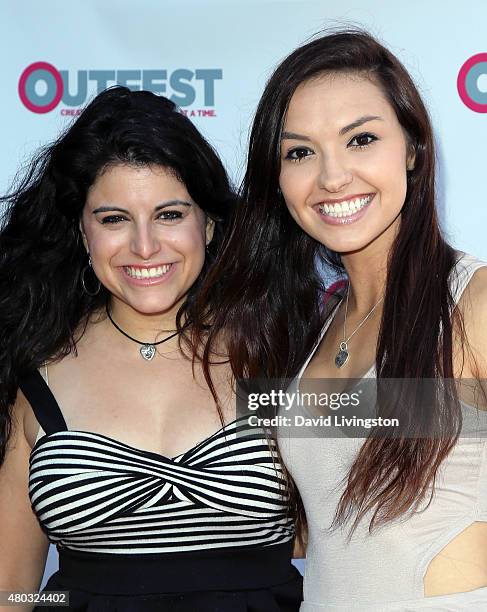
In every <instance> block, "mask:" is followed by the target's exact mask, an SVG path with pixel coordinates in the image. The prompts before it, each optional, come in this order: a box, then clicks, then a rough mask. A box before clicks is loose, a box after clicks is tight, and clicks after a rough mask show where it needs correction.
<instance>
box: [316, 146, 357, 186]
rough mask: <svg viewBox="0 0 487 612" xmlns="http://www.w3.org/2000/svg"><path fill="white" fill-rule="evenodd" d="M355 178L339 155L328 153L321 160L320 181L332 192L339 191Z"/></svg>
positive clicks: (320, 184) (320, 183)
mask: <svg viewBox="0 0 487 612" xmlns="http://www.w3.org/2000/svg"><path fill="white" fill-rule="evenodd" d="M352 180H353V173H352V171H351V170H350V168H348V166H347V165H346V164H345V163H344V160H342V159H340V157H339V156H338V155H335V154H333V155H327V156H326V158H323V159H322V161H321V167H320V174H319V177H318V183H319V186H320V188H322V189H326V191H329V192H330V193H338V192H340V191H341V190H342V189H343V188H344V187H346V186H347V185H349V184H350V183H351V182H352Z"/></svg>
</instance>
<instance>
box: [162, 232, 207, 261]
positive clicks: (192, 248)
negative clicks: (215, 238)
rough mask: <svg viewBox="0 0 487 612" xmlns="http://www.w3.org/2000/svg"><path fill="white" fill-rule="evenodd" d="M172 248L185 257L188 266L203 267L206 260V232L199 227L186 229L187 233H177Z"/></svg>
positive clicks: (172, 241)
mask: <svg viewBox="0 0 487 612" xmlns="http://www.w3.org/2000/svg"><path fill="white" fill-rule="evenodd" d="M171 246H172V248H173V249H174V250H175V251H177V252H179V253H181V255H183V257H184V259H185V261H186V265H189V266H192V265H195V266H199V267H201V266H202V265H203V260H204V258H205V246H206V240H205V231H204V228H201V227H200V226H199V225H198V226H194V227H191V228H189V227H188V228H185V231H181V232H175V234H174V235H173V236H172V237H171Z"/></svg>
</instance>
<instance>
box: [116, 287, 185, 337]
mask: <svg viewBox="0 0 487 612" xmlns="http://www.w3.org/2000/svg"><path fill="white" fill-rule="evenodd" d="M180 306H181V303H177V304H175V305H174V306H173V307H172V308H171V309H169V310H167V311H164V312H157V313H149V314H147V313H143V312H139V311H137V310H135V309H134V308H132V307H131V306H129V305H128V304H126V303H125V302H122V301H121V300H119V299H118V298H116V297H112V298H111V300H110V302H109V304H108V309H109V312H110V314H111V317H112V319H113V320H114V321H115V323H116V324H117V325H118V326H119V327H120V328H121V329H123V331H124V332H125V333H127V334H129V335H130V336H132V337H133V338H136V339H137V340H139V341H140V342H147V343H151V342H157V341H158V340H163V339H164V338H165V337H167V336H169V335H170V334H172V333H174V331H175V330H176V314H177V312H178V310H179V307H180ZM175 340H177V338H175ZM170 342H172V340H171V341H170Z"/></svg>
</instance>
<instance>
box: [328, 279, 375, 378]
mask: <svg viewBox="0 0 487 612" xmlns="http://www.w3.org/2000/svg"><path fill="white" fill-rule="evenodd" d="M349 295H350V283H348V287H347V301H346V302H345V317H344V319H343V340H342V341H341V342H340V346H339V348H338V352H337V354H336V356H335V365H336V367H337V368H341V367H342V366H344V365H345V364H346V363H347V361H348V359H349V357H350V351H349V350H348V343H349V342H350V340H351V338H353V336H354V335H355V333H356V332H357V331H358V330H359V329H360V328H361V327H362V325H363V324H364V323H365V321H367V319H368V318H369V317H370V315H371V314H372V313H373V312H374V310H375V309H376V308H377V306H378V305H379V304H380V303H381V302H382V300H383V299H384V296H382V297H381V298H380V300H379V301H378V302H377V304H375V306H373V307H372V309H371V310H370V311H369V312H368V313H367V314H366V315H365V317H364V318H363V319H362V320H361V321H360V323H359V324H358V325H357V327H356V328H355V329H354V330H353V332H352V333H351V334H350V336H348V338H346V335H347V314H348V297H349Z"/></svg>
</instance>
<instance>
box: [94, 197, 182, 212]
mask: <svg viewBox="0 0 487 612" xmlns="http://www.w3.org/2000/svg"><path fill="white" fill-rule="evenodd" d="M168 206H187V207H191V206H192V204H191V202H186V200H169V201H168V202H163V203H162V204H159V205H158V206H156V207H155V208H154V212H157V211H159V210H162V209H163V208H167V207H168ZM106 212H122V213H125V214H126V215H129V214H130V212H129V211H128V210H127V209H125V208H120V207H119V206H99V207H98V208H95V210H94V211H93V214H94V215H96V214H97V213H106Z"/></svg>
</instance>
